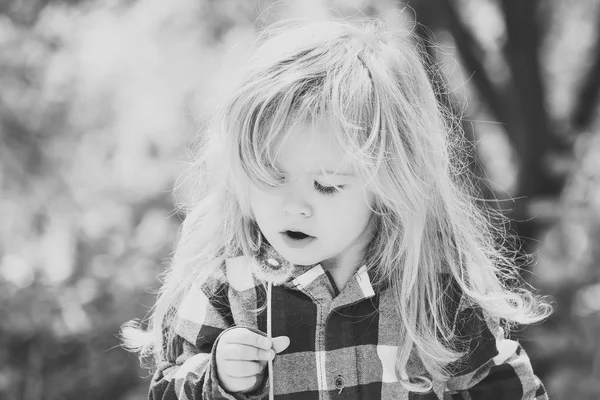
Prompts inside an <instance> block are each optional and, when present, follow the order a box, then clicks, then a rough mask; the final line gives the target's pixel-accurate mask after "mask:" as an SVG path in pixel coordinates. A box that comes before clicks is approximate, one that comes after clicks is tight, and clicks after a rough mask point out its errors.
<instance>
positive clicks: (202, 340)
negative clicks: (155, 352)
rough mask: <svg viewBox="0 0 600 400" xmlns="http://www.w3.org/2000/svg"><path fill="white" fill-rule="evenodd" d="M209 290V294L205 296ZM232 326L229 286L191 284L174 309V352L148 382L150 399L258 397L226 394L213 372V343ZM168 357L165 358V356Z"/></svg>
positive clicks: (257, 395) (247, 399)
mask: <svg viewBox="0 0 600 400" xmlns="http://www.w3.org/2000/svg"><path fill="white" fill-rule="evenodd" d="M207 293H210V295H207ZM233 327H234V321H233V318H232V316H231V308H230V304H229V300H228V285H227V284H226V282H221V283H219V284H217V285H213V287H212V289H211V290H207V286H206V285H205V286H202V287H200V286H199V285H196V284H194V285H192V287H191V288H190V290H189V291H188V293H187V294H186V296H185V297H184V299H183V301H182V303H181V305H180V307H179V308H178V311H177V318H176V325H175V327H174V333H175V338H174V343H175V346H174V348H175V352H176V354H175V355H174V357H173V358H172V359H171V360H168V359H167V360H163V361H162V362H160V363H158V365H157V369H156V372H155V373H154V376H153V378H152V381H151V383H150V390H149V394H148V398H149V400H184V399H185V400H200V399H202V400H208V399H211V400H212V399H228V400H233V399H235V400H258V399H260V398H262V396H263V395H264V393H262V390H261V393H255V394H250V395H245V394H242V393H228V392H227V391H225V389H223V388H222V387H221V385H220V384H219V381H218V377H217V373H216V355H215V350H216V347H217V346H216V345H217V343H218V340H219V338H220V336H221V335H222V334H223V333H224V332H225V331H227V330H228V329H232V328H233ZM167 358H168V357H167Z"/></svg>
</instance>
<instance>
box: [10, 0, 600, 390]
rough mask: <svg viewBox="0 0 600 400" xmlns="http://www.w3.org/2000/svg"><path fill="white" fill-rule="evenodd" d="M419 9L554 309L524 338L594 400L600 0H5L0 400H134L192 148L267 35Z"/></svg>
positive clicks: (551, 371) (531, 273) (489, 175)
mask: <svg viewBox="0 0 600 400" xmlns="http://www.w3.org/2000/svg"><path fill="white" fill-rule="evenodd" d="M327 16H336V17H347V18H363V17H365V16H378V17H381V18H383V19H385V20H387V21H388V22H389V24H390V25H391V26H394V24H397V23H401V22H402V21H406V20H412V19H415V18H416V20H417V21H418V22H419V23H420V25H419V26H418V28H417V31H418V33H419V34H420V35H421V36H422V37H423V38H424V40H425V42H427V43H436V44H437V47H436V48H429V51H430V54H431V56H432V60H433V63H432V67H434V69H435V70H437V71H438V72H439V74H440V75H441V76H443V77H444V78H445V79H446V80H447V82H448V83H449V85H450V87H451V90H450V92H449V93H448V94H447V96H445V97H444V99H443V101H445V102H448V104H450V105H451V106H452V107H453V109H454V110H456V112H457V113H461V112H462V113H464V115H465V118H464V120H463V128H464V130H465V132H466V134H467V136H468V138H469V139H470V140H472V142H473V143H474V144H476V147H475V149H476V152H475V154H474V157H475V158H476V161H477V162H476V163H472V166H473V171H474V172H475V173H476V174H478V175H479V176H481V177H482V178H483V180H482V182H484V183H485V184H483V185H482V191H483V192H484V194H485V196H486V198H490V199H491V198H496V199H498V200H497V201H494V202H491V204H492V205H493V206H494V207H496V208H498V209H499V210H501V211H502V212H503V213H504V214H505V215H507V216H508V217H509V218H510V219H511V221H512V224H511V229H512V230H513V231H514V232H515V233H516V234H517V235H518V236H519V237H520V238H521V242H520V243H517V246H520V247H521V248H522V249H523V250H524V251H526V252H529V253H531V254H533V256H534V260H533V262H531V263H529V264H526V265H524V273H523V274H524V277H525V278H526V279H527V280H528V281H529V282H531V283H532V284H533V286H535V287H536V288H537V289H539V291H540V293H541V294H545V295H550V296H552V297H553V299H554V301H555V302H556V312H555V314H554V315H553V316H552V317H551V318H550V319H549V320H548V321H547V322H546V323H544V324H542V325H538V326H532V327H529V328H527V329H526V330H523V331H520V332H518V333H517V334H516V336H517V337H519V338H522V339H521V341H522V344H523V346H524V347H525V349H526V350H527V351H528V353H529V355H530V357H531V360H532V363H533V365H534V369H535V370H536V372H537V374H538V375H539V376H540V377H541V378H542V380H543V381H544V382H545V384H546V387H547V390H548V391H549V393H550V396H551V398H553V399H567V398H571V399H599V398H600V345H599V344H600V343H599V342H600V268H599V265H598V264H599V263H600V245H599V244H600V118H599V112H598V111H599V109H600V108H599V104H600V101H599V92H600V2H598V1H596V0H577V1H567V0H562V1H561V0H547V1H539V0H538V1H534V0H528V1H523V0H477V1H475V0H470V1H469V0H415V1H407V2H400V1H390V0H295V1H291V0H290V1H278V2H273V1H271V0H259V1H250V0H219V1H217V0H178V1H173V2H168V1H161V0H106V1H104V0H102V1H91V0H87V1H85V0H83V1H80V0H0V301H1V302H0V399H11V400H38V399H44V400H45V399H64V400H70V399H81V398H85V399H89V400H95V399H103V400H104V399H117V400H135V399H143V398H145V396H146V391H147V388H148V385H149V375H148V372H147V371H145V370H143V369H141V368H140V367H139V366H138V360H137V358H136V356H135V355H133V354H130V353H127V352H125V351H123V350H122V349H121V348H119V340H118V338H117V333H118V330H119V327H120V325H121V324H122V323H123V322H125V321H127V320H130V319H132V318H143V317H144V315H145V314H146V313H147V311H148V309H149V307H150V306H151V305H152V303H153V300H154V291H156V289H157V288H158V286H159V282H158V280H157V278H156V275H157V274H158V273H160V272H162V271H163V270H164V268H165V267H166V265H167V264H168V260H169V257H170V254H171V251H172V249H173V246H174V243H175V240H176V236H177V229H178V227H179V225H180V223H181V219H182V217H183V215H180V214H178V213H177V211H176V208H175V206H174V199H173V197H172V195H171V191H172V189H173V186H174V183H175V180H176V179H177V177H178V176H179V174H180V173H181V172H182V171H183V168H184V167H185V161H186V160H187V154H188V150H189V146H190V143H191V142H192V140H193V138H194V137H196V135H197V134H198V133H199V132H201V131H202V128H203V126H205V123H206V119H207V118H208V117H209V116H210V112H211V110H212V107H213V106H214V105H215V104H217V103H218V102H219V101H220V100H221V99H222V98H223V97H224V96H227V94H228V93H229V91H230V90H231V88H232V82H235V79H233V77H234V76H235V72H236V70H238V69H239V67H240V66H241V65H243V62H244V59H245V57H247V55H248V54H247V51H248V48H249V44H250V43H252V41H253V40H254V39H255V38H256V31H257V30H258V29H260V28H262V27H264V26H267V25H269V24H271V23H273V22H275V21H277V20H280V19H282V18H287V17H309V18H323V17H327Z"/></svg>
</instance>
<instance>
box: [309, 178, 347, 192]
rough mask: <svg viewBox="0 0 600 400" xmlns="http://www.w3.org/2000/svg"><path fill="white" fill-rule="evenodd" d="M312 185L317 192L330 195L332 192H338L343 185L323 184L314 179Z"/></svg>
mask: <svg viewBox="0 0 600 400" xmlns="http://www.w3.org/2000/svg"><path fill="white" fill-rule="evenodd" d="M314 187H315V189H316V190H317V192H319V193H321V194H324V195H332V194H335V193H337V192H339V191H340V190H341V189H342V188H343V187H344V186H343V185H338V186H323V185H321V184H320V183H319V182H317V181H315V184H314Z"/></svg>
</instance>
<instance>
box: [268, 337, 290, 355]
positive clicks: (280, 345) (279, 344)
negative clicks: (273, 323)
mask: <svg viewBox="0 0 600 400" xmlns="http://www.w3.org/2000/svg"><path fill="white" fill-rule="evenodd" d="M271 340H272V341H273V350H274V351H275V353H281V352H282V351H284V350H285V349H287V348H288V346H289V345H290V338H289V337H287V336H278V337H275V338H273V339H271Z"/></svg>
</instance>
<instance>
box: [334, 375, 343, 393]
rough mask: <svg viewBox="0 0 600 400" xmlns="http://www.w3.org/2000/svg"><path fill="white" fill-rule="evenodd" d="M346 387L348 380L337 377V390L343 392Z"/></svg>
mask: <svg viewBox="0 0 600 400" xmlns="http://www.w3.org/2000/svg"><path fill="white" fill-rule="evenodd" d="M345 385H346V380H345V379H344V377H343V376H341V375H338V376H336V377H335V388H336V389H338V390H341V389H343V388H344V386H345Z"/></svg>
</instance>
